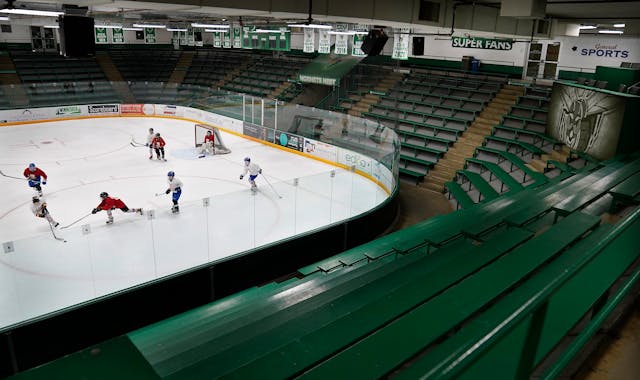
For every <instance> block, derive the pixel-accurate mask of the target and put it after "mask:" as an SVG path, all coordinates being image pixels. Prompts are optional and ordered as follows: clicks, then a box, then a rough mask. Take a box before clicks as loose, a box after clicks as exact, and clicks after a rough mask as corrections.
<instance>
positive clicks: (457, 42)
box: [451, 37, 513, 50]
mask: <svg viewBox="0 0 640 380" xmlns="http://www.w3.org/2000/svg"><path fill="white" fill-rule="evenodd" d="M451 46H453V47H457V48H467V49H487V50H511V48H513V40H511V39H492V38H480V37H451Z"/></svg>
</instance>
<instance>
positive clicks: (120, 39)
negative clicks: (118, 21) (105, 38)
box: [111, 28, 124, 44]
mask: <svg viewBox="0 0 640 380" xmlns="http://www.w3.org/2000/svg"><path fill="white" fill-rule="evenodd" d="M111 37H112V38H111V39H112V41H113V43H114V44H123V43H124V31H123V30H122V28H114V29H111Z"/></svg>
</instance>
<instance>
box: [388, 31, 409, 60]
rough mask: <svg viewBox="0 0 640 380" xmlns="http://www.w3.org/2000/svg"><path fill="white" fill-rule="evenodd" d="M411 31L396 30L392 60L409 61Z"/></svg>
mask: <svg viewBox="0 0 640 380" xmlns="http://www.w3.org/2000/svg"><path fill="white" fill-rule="evenodd" d="M409 32H410V31H409V29H408V28H402V29H396V31H395V33H394V35H393V53H392V54H391V58H393V59H401V60H407V59H409Z"/></svg>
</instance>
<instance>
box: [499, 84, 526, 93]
mask: <svg viewBox="0 0 640 380" xmlns="http://www.w3.org/2000/svg"><path fill="white" fill-rule="evenodd" d="M503 89H506V90H516V91H520V92H522V93H524V87H522V86H518V85H515V84H505V85H504V87H503Z"/></svg>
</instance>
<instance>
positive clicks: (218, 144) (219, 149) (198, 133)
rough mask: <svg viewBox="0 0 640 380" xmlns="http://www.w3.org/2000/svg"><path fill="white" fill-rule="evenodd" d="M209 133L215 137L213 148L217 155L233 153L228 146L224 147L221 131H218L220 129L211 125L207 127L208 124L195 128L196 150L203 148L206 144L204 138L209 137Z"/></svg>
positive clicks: (196, 125)
mask: <svg viewBox="0 0 640 380" xmlns="http://www.w3.org/2000/svg"><path fill="white" fill-rule="evenodd" d="M208 131H212V132H213V136H214V140H213V141H214V142H213V146H214V149H215V153H216V154H226V153H231V149H229V148H227V146H226V145H224V141H223V140H222V136H220V131H218V128H216V127H214V126H211V125H207V124H195V127H194V135H195V140H194V141H195V146H196V148H198V147H200V146H202V144H203V143H204V137H205V136H206V135H207V132H208Z"/></svg>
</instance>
